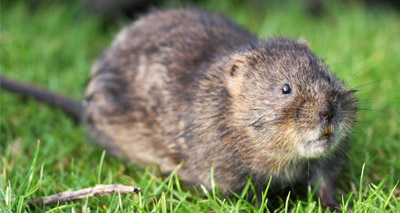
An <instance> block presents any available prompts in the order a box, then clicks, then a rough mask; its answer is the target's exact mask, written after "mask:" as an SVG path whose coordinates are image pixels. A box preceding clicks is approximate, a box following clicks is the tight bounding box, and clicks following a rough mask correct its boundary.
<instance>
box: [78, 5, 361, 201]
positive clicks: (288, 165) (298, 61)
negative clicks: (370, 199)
mask: <svg viewBox="0 0 400 213" xmlns="http://www.w3.org/2000/svg"><path fill="white" fill-rule="evenodd" d="M288 88H289V89H288ZM352 93H353V92H352V91H351V90H349V89H348V88H346V87H345V86H344V85H343V83H341V82H340V81H339V80H338V79H337V78H336V77H335V76H334V75H333V74H331V73H330V72H329V71H328V69H327V68H326V66H325V65H324V64H323V63H322V62H321V60H319V59H318V58H317V57H316V56H315V55H314V54H313V53H312V52H311V51H310V49H309V48H308V46H307V44H305V43H304V42H296V41H290V40H287V39H283V38H281V39H273V40H269V41H258V40H257V39H256V37H255V36H253V35H252V34H250V33H249V32H247V31H246V30H244V29H242V28H240V27H238V26H236V25H235V24H233V23H232V22H231V21H229V20H227V19H225V18H222V17H220V16H218V15H215V14H211V13H204V12H199V11H196V10H185V9H177V10H168V11H163V12H155V13H152V14H150V15H147V16H144V17H142V18H140V19H139V20H138V21H136V22H135V23H134V24H133V25H132V26H130V27H127V28H126V29H124V30H123V31H122V32H121V33H119V35H118V36H117V38H116V40H115V41H114V42H113V44H112V46H111V47H110V49H109V50H107V51H106V52H105V54H104V56H103V57H101V58H100V59H99V60H98V61H97V62H96V63H95V65H94V66H93V70H92V73H91V78H90V81H89V85H88V88H87V91H86V98H85V101H84V113H83V114H84V118H83V121H84V122H85V124H86V126H87V127H88V130H89V133H90V134H91V135H92V136H93V137H94V138H95V139H96V140H97V141H99V142H101V143H102V144H103V145H105V146H106V147H107V148H108V150H110V151H112V152H113V153H115V154H120V155H123V156H126V157H128V158H129V159H131V160H133V161H135V162H138V163H141V164H149V163H156V164H159V165H160V167H161V170H162V171H163V172H165V173H168V172H170V171H172V170H173V169H174V168H176V166H178V165H179V164H180V163H182V162H183V167H182V168H181V169H180V170H179V174H180V176H181V178H182V179H183V180H185V181H187V182H190V183H193V184H196V185H200V184H202V185H205V186H206V187H208V188H210V187H211V178H210V171H211V167H212V166H214V177H215V180H216V182H217V184H219V186H220V191H221V192H222V193H223V194H228V193H229V191H230V190H232V191H236V192H237V191H240V190H241V189H242V187H243V186H244V185H245V184H246V183H247V177H250V176H251V177H252V180H253V183H254V185H255V187H256V190H257V192H258V193H260V192H261V191H262V190H264V189H265V186H266V184H267V182H268V180H269V178H270V177H272V187H278V188H281V186H287V185H289V184H296V183H304V182H309V183H311V184H312V185H313V186H315V185H316V184H317V182H318V180H321V182H320V185H319V188H318V190H317V191H318V195H319V196H320V198H321V201H322V204H323V205H324V206H333V205H336V203H335V200H334V197H333V194H334V188H333V183H334V180H335V179H336V176H337V174H338V171H339V169H340V167H341V166H342V164H343V162H344V161H343V160H344V159H343V158H344V157H343V156H342V153H341V152H343V150H344V149H345V147H346V143H345V139H346V135H347V134H348V133H349V132H350V129H351V126H352V125H353V123H354V115H355V113H356V106H355V98H354V97H353V94H352Z"/></svg>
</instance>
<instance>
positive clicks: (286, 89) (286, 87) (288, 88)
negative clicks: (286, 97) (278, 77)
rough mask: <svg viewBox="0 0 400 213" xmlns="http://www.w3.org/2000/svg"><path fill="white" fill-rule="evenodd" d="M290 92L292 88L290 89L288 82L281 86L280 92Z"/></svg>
mask: <svg viewBox="0 0 400 213" xmlns="http://www.w3.org/2000/svg"><path fill="white" fill-rule="evenodd" d="M291 92H292V89H290V86H289V84H284V85H283V87H282V93H283V94H289V93H291Z"/></svg>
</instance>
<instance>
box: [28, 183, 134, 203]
mask: <svg viewBox="0 0 400 213" xmlns="http://www.w3.org/2000/svg"><path fill="white" fill-rule="evenodd" d="M139 191H140V188H139V187H137V186H125V185H120V184H111V185H96V186H95V187H90V188H86V189H80V190H77V191H72V190H68V191H65V192H61V193H58V194H54V195H50V196H44V197H38V198H30V200H31V203H30V204H31V205H32V204H35V205H37V206H45V205H52V204H57V203H63V202H68V201H73V200H80V199H86V198H88V197H93V196H104V195H113V194H115V193H120V194H133V193H137V192H139Z"/></svg>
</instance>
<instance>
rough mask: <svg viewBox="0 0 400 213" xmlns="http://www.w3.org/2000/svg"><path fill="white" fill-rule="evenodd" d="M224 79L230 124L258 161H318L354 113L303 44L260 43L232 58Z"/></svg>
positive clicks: (349, 96)
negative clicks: (244, 138)
mask: <svg viewBox="0 0 400 213" xmlns="http://www.w3.org/2000/svg"><path fill="white" fill-rule="evenodd" d="M231 61H232V63H231V64H230V65H229V66H227V67H229V69H227V70H226V74H225V79H226V81H227V85H228V86H227V90H228V92H229V94H230V96H231V97H232V98H231V100H232V101H231V107H230V109H229V110H230V112H231V114H232V122H234V123H235V125H237V126H240V127H241V128H242V129H244V130H245V132H246V135H247V136H248V138H249V141H248V142H247V143H248V145H247V146H248V149H253V150H251V151H249V152H253V151H254V152H255V153H257V157H260V158H261V159H260V161H262V160H263V158H264V157H265V158H271V155H276V156H280V157H282V158H285V159H287V160H296V159H304V158H315V157H320V156H323V155H325V154H327V153H328V152H330V151H331V150H334V148H335V147H337V145H338V144H339V143H340V141H343V140H342V139H343V138H344V137H345V136H346V135H347V134H348V133H349V132H350V131H351V127H352V126H353V124H354V121H355V115H356V111H357V107H356V99H355V97H354V96H353V93H354V92H353V91H352V90H350V89H348V88H347V87H346V86H345V85H344V84H343V83H342V82H341V81H340V80H339V79H338V78H337V77H336V76H335V75H334V74H332V73H331V72H330V71H329V70H328V68H327V67H326V66H325V65H324V64H323V62H322V61H321V60H320V59H319V58H317V57H316V56H315V55H314V54H313V53H312V52H311V50H310V49H309V47H308V45H307V44H305V43H302V42H297V41H289V40H286V39H277V40H270V41H266V42H263V43H259V44H257V45H254V46H252V47H249V48H248V49H246V50H244V51H243V52H240V53H237V54H235V55H234V56H233V57H232V60H231Z"/></svg>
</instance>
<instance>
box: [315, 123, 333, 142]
mask: <svg viewBox="0 0 400 213" xmlns="http://www.w3.org/2000/svg"><path fill="white" fill-rule="evenodd" d="M331 137H332V127H331V124H328V126H327V127H326V128H325V129H324V133H323V135H321V137H319V138H318V140H329V139H330V138H331Z"/></svg>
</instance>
